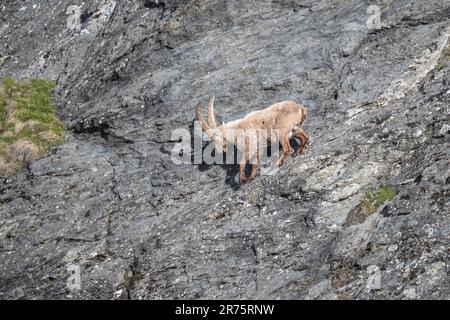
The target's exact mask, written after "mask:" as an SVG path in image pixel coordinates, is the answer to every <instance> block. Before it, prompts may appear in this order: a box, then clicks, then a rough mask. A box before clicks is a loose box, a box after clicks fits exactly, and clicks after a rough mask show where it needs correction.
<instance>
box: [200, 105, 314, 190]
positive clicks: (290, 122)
mask: <svg viewBox="0 0 450 320" xmlns="http://www.w3.org/2000/svg"><path fill="white" fill-rule="evenodd" d="M195 111H196V118H197V120H198V122H200V125H201V127H202V129H203V131H205V132H206V133H207V134H208V136H210V137H211V139H212V141H213V142H214V143H215V146H216V150H217V151H218V152H224V151H225V152H226V150H224V148H226V143H227V141H226V138H227V132H228V131H229V130H230V129H241V130H243V131H242V132H244V136H243V137H242V136H241V137H234V141H232V142H233V144H235V145H236V142H237V139H243V140H244V146H245V150H243V152H244V156H243V158H242V159H241V160H240V163H239V164H240V173H239V182H240V183H241V184H243V183H245V182H246V181H247V177H246V176H245V166H246V164H247V162H249V161H250V160H256V161H255V164H252V172H251V175H250V179H253V178H254V177H255V176H256V171H257V168H258V166H259V162H260V159H259V158H260V152H259V150H257V152H256V154H249V152H248V150H249V147H248V146H249V143H250V142H251V140H253V139H257V137H255V136H254V135H251V134H250V133H249V132H250V130H258V132H267V137H266V138H267V140H268V141H269V142H271V139H270V137H276V138H277V139H278V141H279V143H280V144H281V146H282V152H281V154H280V157H279V158H278V160H277V162H276V165H278V166H281V165H282V164H283V162H284V159H285V158H286V157H287V156H288V155H289V154H291V152H292V148H291V145H290V143H289V138H290V137H291V136H293V137H296V138H298V139H300V141H301V146H300V147H299V148H298V150H297V151H296V152H295V154H294V156H299V155H301V154H302V152H303V148H304V147H305V145H306V144H307V143H308V136H307V135H306V133H305V131H303V129H302V128H301V126H302V125H303V122H304V121H305V120H306V118H307V115H308V110H307V109H306V108H305V107H304V106H302V105H300V104H297V103H296V102H294V101H283V102H279V103H276V104H274V105H272V106H270V107H268V108H266V109H264V110H259V111H253V112H251V113H249V114H247V115H246V116H245V117H244V118H242V119H239V120H235V121H231V122H228V123H224V124H222V125H221V126H217V125H216V120H215V116H214V97H213V98H212V99H211V100H210V103H209V106H208V121H207V122H206V121H205V120H204V119H203V117H202V115H201V111H200V104H197V106H196V110H195ZM260 129H263V130H261V131H260ZM276 130H278V132H276ZM277 133H278V134H277ZM255 158H256V159H255Z"/></svg>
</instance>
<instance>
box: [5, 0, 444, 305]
mask: <svg viewBox="0 0 450 320" xmlns="http://www.w3.org/2000/svg"><path fill="white" fill-rule="evenodd" d="M33 3H34V4H31V3H29V2H20V3H19V2H17V1H6V2H5V1H4V2H3V4H1V5H0V20H1V25H0V36H1V39H2V42H1V45H0V61H1V62H0V77H2V76H5V75H12V76H14V77H17V78H28V77H47V78H52V79H55V80H57V88H56V90H55V93H54V100H55V103H56V104H57V105H58V106H59V107H60V110H59V112H60V115H61V117H62V119H63V120H64V121H65V123H66V124H67V126H68V132H67V141H66V143H65V144H64V145H62V146H60V147H58V148H56V149H55V150H53V151H52V152H51V153H50V154H49V155H48V156H46V157H44V158H42V159H40V160H37V161H35V162H33V163H32V164H31V165H30V166H29V167H28V168H27V170H25V171H23V172H20V173H19V174H17V175H14V176H12V177H9V178H7V179H3V180H2V181H1V185H0V298H2V299H14V298H25V299H32V298H52V299H68V298H85V299H88V298H106V299H118V298H122V299H157V298H287V299H294V298H306V299H347V298H359V299H394V298H395V299H420V298H435V299H449V298H450V292H449V288H450V287H449V283H450V281H449V275H448V268H449V266H448V248H449V245H450V238H449V236H450V232H449V231H450V215H449V198H450V197H449V183H450V171H449V168H450V160H449V150H450V138H449V130H448V126H449V118H450V117H449V116H450V114H449V113H450V108H449V103H450V90H449V81H450V78H449V60H448V51H446V50H448V49H446V48H448V38H449V34H450V31H449V30H450V29H449V12H450V11H449V10H450V9H449V8H450V2H449V1H447V0H445V1H442V0H431V1H426V2H424V1H419V0H417V1H416V0H414V1H406V0H405V1H403V0H402V1H398V0H396V1H394V0H386V1H376V2H375V3H374V4H376V5H379V7H380V9H381V17H380V21H379V22H380V25H379V26H377V25H376V24H375V25H374V24H373V23H374V21H373V20H370V19H372V18H373V11H370V13H368V7H369V5H370V4H372V3H369V2H365V1H356V0H355V1H351V0H349V1H328V0H321V1H312V0H311V1H310V0H305V1H290V0H277V1H275V0H273V1H245V2H243V1H237V0H230V1H221V0H173V1H169V0H167V1H137V0H134V1H131V0H125V1H113V0H101V1H100V0H98V1H97V0H94V1H89V2H82V1H65V0H64V1H56V0H52V1H34V2H33ZM69 7H70V8H69ZM68 9H70V10H68ZM78 15H79V16H78ZM369 20H370V21H369ZM368 21H369V22H370V23H369V24H367V23H368ZM375 22H376V21H375ZM371 26H372V27H373V26H376V27H379V29H370V28H369V27H371ZM446 46H447V47H446ZM212 95H216V110H217V111H216V112H217V113H219V114H221V115H222V116H223V117H224V118H225V119H230V120H231V119H234V118H237V117H240V116H243V115H244V114H245V113H247V112H249V111H250V110H253V109H257V108H263V107H266V106H268V105H270V104H272V103H274V102H277V101H281V100H288V99H292V100H296V101H298V102H301V103H303V104H305V105H306V106H308V108H309V115H310V117H309V119H308V121H307V123H306V125H305V130H306V131H307V132H308V133H309V135H310V136H311V140H310V144H309V146H308V147H307V148H306V150H305V153H304V155H302V157H301V158H299V159H298V158H295V159H289V160H288V161H286V163H285V165H284V166H283V167H282V169H281V171H280V172H279V173H277V174H275V175H268V176H259V177H257V179H256V180H254V181H252V182H251V183H249V184H247V185H244V186H243V187H241V188H237V187H236V184H235V180H234V178H235V177H234V175H235V174H236V173H237V169H236V168H235V167H233V166H218V165H217V166H207V165H200V166H199V165H194V164H184V165H175V164H174V163H173V162H172V161H171V158H170V153H171V150H172V148H173V146H174V145H175V143H176V142H174V141H173V139H172V138H171V134H172V131H173V130H174V129H176V128H184V129H187V130H189V128H190V127H191V125H192V120H193V118H194V113H193V107H194V105H195V103H196V102H198V101H199V100H200V101H202V103H203V104H206V102H207V99H208V98H209V97H210V96H212ZM380 185H392V186H393V187H395V189H396V191H397V195H396V196H395V198H394V199H393V200H392V201H390V202H388V203H386V204H385V205H383V206H382V207H380V208H379V210H377V211H376V212H375V213H373V214H372V215H370V216H369V217H368V218H367V219H366V220H365V221H364V222H362V223H359V224H351V225H349V224H346V219H347V215H348V213H349V212H350V211H351V210H352V209H353V208H355V207H356V206H357V205H359V204H360V202H361V201H362V200H363V198H364V195H365V193H366V192H368V191H373V190H376V189H377V188H378V187H379V186H380ZM74 270H75V271H74ZM71 272H74V273H73V274H72V273H71ZM77 272H79V275H80V280H81V282H80V287H79V288H76V287H75V288H74V287H73V286H71V285H70V284H69V286H68V285H67V280H71V279H73V277H76V276H77V274H78V273H77Z"/></svg>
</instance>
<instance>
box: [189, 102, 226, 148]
mask: <svg viewBox="0 0 450 320" xmlns="http://www.w3.org/2000/svg"><path fill="white" fill-rule="evenodd" d="M200 108H201V106H200V103H198V104H197V106H196V107H195V114H196V117H197V121H198V122H199V123H200V125H201V127H202V129H203V131H205V132H206V134H207V135H208V136H209V137H210V138H211V140H212V141H213V142H214V146H215V150H216V151H217V152H220V153H223V152H224V151H225V152H226V144H227V141H226V139H225V132H224V130H223V126H219V127H217V124H216V117H215V116H214V97H212V98H211V100H210V101H209V105H208V122H206V121H205V120H204V119H203V117H202V113H201V110H200Z"/></svg>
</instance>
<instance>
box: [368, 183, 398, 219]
mask: <svg viewBox="0 0 450 320" xmlns="http://www.w3.org/2000/svg"><path fill="white" fill-rule="evenodd" d="M395 195H396V192H395V189H394V188H393V187H391V186H381V187H380V188H379V189H378V190H377V191H376V192H368V193H366V195H365V199H364V201H363V203H362V205H363V207H364V209H365V210H366V211H367V212H368V213H369V214H371V213H373V212H375V210H377V209H378V207H379V206H381V205H382V204H383V203H384V202H385V201H387V200H392V199H393V198H394V197H395Z"/></svg>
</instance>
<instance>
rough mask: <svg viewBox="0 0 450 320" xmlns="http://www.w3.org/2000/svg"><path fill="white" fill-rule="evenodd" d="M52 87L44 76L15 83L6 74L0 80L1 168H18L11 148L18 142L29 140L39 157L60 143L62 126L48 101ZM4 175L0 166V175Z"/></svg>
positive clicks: (50, 82) (62, 134) (51, 82)
mask: <svg viewBox="0 0 450 320" xmlns="http://www.w3.org/2000/svg"><path fill="white" fill-rule="evenodd" d="M54 87H55V83H54V82H53V81H50V80H45V79H32V80H30V81H26V82H18V81H16V80H14V79H13V78H10V77H8V78H5V79H3V80H2V81H1V85H0V163H2V162H3V171H5V170H6V169H8V170H9V169H10V167H11V166H12V165H14V167H15V168H16V169H17V167H18V166H17V163H18V161H19V160H20V159H19V160H18V159H15V158H14V154H13V153H12V152H11V148H10V147H11V146H12V145H14V144H15V143H18V142H19V141H24V140H26V141H28V142H31V143H32V144H33V145H34V147H36V148H37V150H38V154H39V156H41V155H43V154H44V153H45V152H47V151H48V149H49V148H51V147H52V146H55V145H58V144H60V143H62V142H63V140H64V139H63V138H64V125H63V123H62V122H61V121H60V120H59V119H58V117H57V116H56V113H55V110H54V107H53V105H52V101H51V91H52V90H53V88H54ZM30 152H31V151H30ZM19 162H20V161H19ZM5 163H6V165H5ZM5 166H6V167H7V168H6V167H5ZM19 167H20V166H19ZM5 168H6V169H5ZM8 170H6V171H8ZM9 171H11V170H9ZM9 173H10V172H9ZM3 174H5V172H2V167H0V176H1V175H3Z"/></svg>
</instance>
